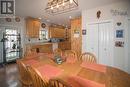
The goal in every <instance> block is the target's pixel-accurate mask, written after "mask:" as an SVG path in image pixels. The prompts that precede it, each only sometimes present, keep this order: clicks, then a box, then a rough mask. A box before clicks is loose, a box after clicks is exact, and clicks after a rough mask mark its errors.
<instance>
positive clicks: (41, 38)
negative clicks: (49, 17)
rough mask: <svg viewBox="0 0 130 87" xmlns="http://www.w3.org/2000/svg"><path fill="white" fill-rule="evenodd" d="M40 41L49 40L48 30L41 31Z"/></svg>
mask: <svg viewBox="0 0 130 87" xmlns="http://www.w3.org/2000/svg"><path fill="white" fill-rule="evenodd" d="M39 34H40V35H39V36H40V37H39V38H40V40H47V39H48V30H47V29H41V30H40V33H39Z"/></svg>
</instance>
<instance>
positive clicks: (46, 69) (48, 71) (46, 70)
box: [37, 64, 63, 80]
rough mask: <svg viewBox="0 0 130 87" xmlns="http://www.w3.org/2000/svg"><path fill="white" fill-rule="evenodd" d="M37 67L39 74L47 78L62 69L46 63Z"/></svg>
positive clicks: (55, 74) (56, 74)
mask: <svg viewBox="0 0 130 87" xmlns="http://www.w3.org/2000/svg"><path fill="white" fill-rule="evenodd" d="M37 69H38V71H39V72H40V73H41V75H42V76H43V77H44V78H45V79H47V80H49V79H50V78H53V77H56V76H58V75H60V74H61V73H62V71H63V70H62V69H60V68H57V67H55V66H51V65H48V64H46V65H44V66H40V67H38V68H37Z"/></svg>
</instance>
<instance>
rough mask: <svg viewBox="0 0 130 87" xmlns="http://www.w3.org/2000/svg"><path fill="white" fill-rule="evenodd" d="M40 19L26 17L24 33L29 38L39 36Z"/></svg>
mask: <svg viewBox="0 0 130 87" xmlns="http://www.w3.org/2000/svg"><path fill="white" fill-rule="evenodd" d="M40 25H41V23H40V20H39V19H35V18H27V19H26V34H27V36H28V37H29V38H39V29H40Z"/></svg>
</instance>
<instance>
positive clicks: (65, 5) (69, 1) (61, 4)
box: [45, 0, 78, 15]
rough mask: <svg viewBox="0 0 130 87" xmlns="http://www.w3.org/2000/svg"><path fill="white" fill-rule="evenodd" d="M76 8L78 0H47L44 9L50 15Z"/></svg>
mask: <svg viewBox="0 0 130 87" xmlns="http://www.w3.org/2000/svg"><path fill="white" fill-rule="evenodd" d="M77 8H78V0H48V3H47V7H46V8H45V11H46V12H47V13H49V14H51V15H55V14H61V13H65V12H69V11H72V10H75V9H77Z"/></svg>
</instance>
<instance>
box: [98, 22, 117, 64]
mask: <svg viewBox="0 0 130 87" xmlns="http://www.w3.org/2000/svg"><path fill="white" fill-rule="evenodd" d="M113 36H114V30H113V29H112V23H110V22H107V23H100V24H99V63H100V64H105V65H109V66H112V65H113Z"/></svg>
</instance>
